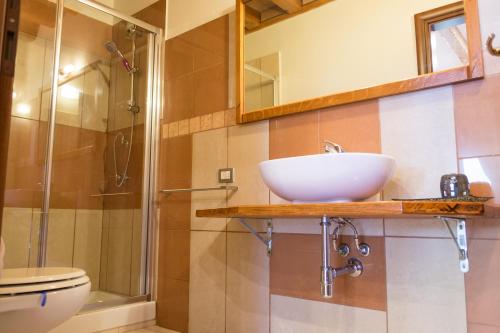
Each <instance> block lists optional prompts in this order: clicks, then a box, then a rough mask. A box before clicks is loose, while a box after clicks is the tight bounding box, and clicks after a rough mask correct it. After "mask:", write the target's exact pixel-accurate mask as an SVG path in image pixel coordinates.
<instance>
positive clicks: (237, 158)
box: [227, 121, 269, 231]
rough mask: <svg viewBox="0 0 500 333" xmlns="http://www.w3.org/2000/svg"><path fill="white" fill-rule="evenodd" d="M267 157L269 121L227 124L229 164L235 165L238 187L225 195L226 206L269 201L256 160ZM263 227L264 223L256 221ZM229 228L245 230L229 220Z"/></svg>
mask: <svg viewBox="0 0 500 333" xmlns="http://www.w3.org/2000/svg"><path fill="white" fill-rule="evenodd" d="M268 159H269V122H268V121H262V122H258V123H252V124H247V125H244V126H233V127H230V128H228V166H229V167H231V168H234V169H235V184H236V185H237V186H238V191H237V192H235V193H233V194H231V195H230V196H229V197H228V203H227V204H228V206H237V205H252V204H263V205H267V204H269V189H268V188H267V186H266V184H264V181H263V180H262V177H261V176H260V172H259V163H260V162H262V161H266V160H268ZM255 226H256V227H258V228H259V229H260V230H264V229H265V223H263V222H256V224H255ZM228 230H230V231H246V229H243V228H242V227H241V226H240V224H239V223H238V222H236V221H230V222H229V224H228Z"/></svg>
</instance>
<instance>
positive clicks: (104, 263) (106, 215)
mask: <svg viewBox="0 0 500 333" xmlns="http://www.w3.org/2000/svg"><path fill="white" fill-rule="evenodd" d="M110 213H111V211H110V210H109V209H104V210H103V211H102V231H101V234H102V235H101V257H100V272H99V289H100V290H106V288H107V283H108V279H107V276H108V254H109V220H110Z"/></svg>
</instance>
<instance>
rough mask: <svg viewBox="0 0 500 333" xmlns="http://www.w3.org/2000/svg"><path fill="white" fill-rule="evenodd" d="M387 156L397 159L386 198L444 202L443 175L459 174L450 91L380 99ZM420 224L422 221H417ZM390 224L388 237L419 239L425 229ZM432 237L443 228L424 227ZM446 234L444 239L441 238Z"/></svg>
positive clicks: (383, 151)
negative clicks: (411, 236) (416, 232)
mask: <svg viewBox="0 0 500 333" xmlns="http://www.w3.org/2000/svg"><path fill="white" fill-rule="evenodd" d="M379 105H380V124H381V129H382V130H381V138H382V153H384V154H388V155H391V156H393V157H394V158H396V173H395V175H394V177H393V178H392V180H391V181H390V182H389V184H388V185H387V186H386V187H385V189H384V191H383V198H384V199H385V200H390V199H392V198H426V197H440V196H441V194H440V190H439V182H440V179H441V176H442V175H443V174H446V173H451V172H456V171H457V160H456V159H457V152H456V143H455V127H454V117H453V93H452V88H451V87H444V88H437V89H432V90H425V91H420V92H416V93H411V94H405V95H400V96H392V97H387V98H382V99H381V100H380V103H379ZM417 223H418V222H417ZM404 225H405V226H407V227H408V228H407V230H403V227H402V226H401V221H398V220H386V221H385V228H386V233H387V234H389V235H404V236H407V235H412V232H413V231H414V230H419V232H418V235H419V236H421V235H423V234H425V232H426V231H424V230H422V229H421V228H420V227H421V226H423V225H422V224H417V225H416V226H415V225H412V222H410V221H405V223H404ZM425 226H426V229H427V231H428V235H429V236H435V235H436V233H437V234H441V231H442V230H441V227H440V226H439V227H437V229H438V230H436V226H434V225H431V224H429V225H425ZM441 235H442V234H441Z"/></svg>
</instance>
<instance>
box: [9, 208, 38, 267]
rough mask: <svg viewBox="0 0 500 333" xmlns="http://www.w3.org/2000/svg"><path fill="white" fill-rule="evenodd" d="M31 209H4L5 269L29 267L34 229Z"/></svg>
mask: <svg viewBox="0 0 500 333" xmlns="http://www.w3.org/2000/svg"><path fill="white" fill-rule="evenodd" d="M32 214H33V209H31V208H10V207H4V209H3V221H2V238H3V239H4V241H5V250H6V252H5V261H4V265H5V268H21V267H28V265H29V256H30V236H31V228H32V223H31V219H32Z"/></svg>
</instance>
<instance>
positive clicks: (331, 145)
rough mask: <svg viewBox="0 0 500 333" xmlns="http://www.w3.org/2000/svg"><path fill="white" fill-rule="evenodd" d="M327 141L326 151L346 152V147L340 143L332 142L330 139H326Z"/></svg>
mask: <svg viewBox="0 0 500 333" xmlns="http://www.w3.org/2000/svg"><path fill="white" fill-rule="evenodd" d="M324 143H325V153H337V154H340V153H345V150H344V147H342V146H341V145H339V144H338V143H335V142H331V141H328V140H325V141H324Z"/></svg>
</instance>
